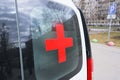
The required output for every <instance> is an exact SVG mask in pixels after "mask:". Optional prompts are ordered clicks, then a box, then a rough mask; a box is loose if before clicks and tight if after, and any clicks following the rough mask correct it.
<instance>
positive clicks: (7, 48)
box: [0, 0, 21, 80]
mask: <svg viewBox="0 0 120 80" xmlns="http://www.w3.org/2000/svg"><path fill="white" fill-rule="evenodd" d="M20 71H21V70H20V58H19V48H18V36H17V27H16V11H15V2H14V0H0V80H21V73H20Z"/></svg>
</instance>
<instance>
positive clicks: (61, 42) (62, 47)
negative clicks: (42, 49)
mask: <svg viewBox="0 0 120 80" xmlns="http://www.w3.org/2000/svg"><path fill="white" fill-rule="evenodd" d="M56 34H57V38H55V39H46V40H45V44H46V51H51V50H58V62H59V63H63V62H65V61H66V48H68V47H72V46H73V39H72V38H65V37H64V26H63V24H61V23H58V24H56Z"/></svg>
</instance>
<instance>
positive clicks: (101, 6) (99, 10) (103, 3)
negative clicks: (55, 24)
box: [73, 0, 120, 26]
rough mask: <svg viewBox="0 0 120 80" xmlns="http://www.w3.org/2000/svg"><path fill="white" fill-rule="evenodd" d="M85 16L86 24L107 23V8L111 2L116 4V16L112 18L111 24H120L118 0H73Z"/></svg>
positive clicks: (119, 2)
mask: <svg viewBox="0 0 120 80" xmlns="http://www.w3.org/2000/svg"><path fill="white" fill-rule="evenodd" d="M73 2H74V3H75V4H76V6H77V7H79V8H80V9H81V10H82V11H83V13H84V16H85V19H86V22H87V25H94V26H95V25H96V26H104V25H108V24H109V22H110V21H109V19H107V15H108V8H109V5H111V4H112V3H113V2H115V3H116V4H117V12H116V18H115V19H113V21H112V25H115V26H119V25H120V0H73Z"/></svg>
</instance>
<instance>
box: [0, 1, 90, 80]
mask: <svg viewBox="0 0 120 80" xmlns="http://www.w3.org/2000/svg"><path fill="white" fill-rule="evenodd" d="M0 80H92V56H91V49H90V42H89V37H88V32H87V27H86V23H85V20H84V17H83V14H82V12H81V11H80V9H78V8H76V7H75V5H74V4H73V2H72V1H71V0H0Z"/></svg>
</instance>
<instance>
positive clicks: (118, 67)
mask: <svg viewBox="0 0 120 80" xmlns="http://www.w3.org/2000/svg"><path fill="white" fill-rule="evenodd" d="M91 46H92V54H93V63H94V73H93V80H120V48H117V47H109V46H107V45H101V44H96V43H92V44H91Z"/></svg>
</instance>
